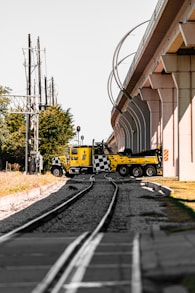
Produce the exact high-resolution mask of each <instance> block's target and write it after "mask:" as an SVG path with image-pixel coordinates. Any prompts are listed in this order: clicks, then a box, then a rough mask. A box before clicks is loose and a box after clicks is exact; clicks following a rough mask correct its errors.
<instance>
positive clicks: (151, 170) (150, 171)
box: [145, 165, 157, 177]
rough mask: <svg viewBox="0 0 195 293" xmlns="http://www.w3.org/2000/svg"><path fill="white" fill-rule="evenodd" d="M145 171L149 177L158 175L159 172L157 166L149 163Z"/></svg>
mask: <svg viewBox="0 0 195 293" xmlns="http://www.w3.org/2000/svg"><path fill="white" fill-rule="evenodd" d="M145 173H146V176H148V177H152V176H156V173H157V172H156V168H155V167H154V166H152V165H148V166H146V168H145Z"/></svg>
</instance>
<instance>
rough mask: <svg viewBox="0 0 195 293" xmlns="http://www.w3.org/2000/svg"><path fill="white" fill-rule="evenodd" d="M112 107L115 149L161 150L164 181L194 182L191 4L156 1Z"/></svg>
mask: <svg viewBox="0 0 195 293" xmlns="http://www.w3.org/2000/svg"><path fill="white" fill-rule="evenodd" d="M146 32H147V34H146V36H147V38H146V37H144V41H142V43H141V47H139V48H138V52H137V54H136V56H135V58H134V62H133V65H131V67H130V69H129V72H128V74H127V77H126V80H125V83H124V84H125V86H124V88H125V90H127V92H128V93H129V95H130V96H131V97H132V99H130V98H128V97H127V96H125V95H124V94H123V91H121V92H120V93H119V96H118V98H117V101H116V105H117V107H118V109H120V111H118V110H117V107H113V110H112V115H111V124H112V127H113V134H112V135H111V137H110V138H109V140H108V143H109V144H110V146H112V147H113V148H114V149H115V150H116V151H121V150H122V149H123V148H131V149H132V150H133V152H138V151H142V150H146V149H150V148H157V147H159V146H162V150H163V174H164V177H175V176H178V178H179V180H188V181H189V180H195V49H194V48H195V0H193V1H188V0H184V1H183V0H166V1H159V3H158V5H157V7H156V9H155V11H154V14H153V16H152V19H151V22H150V23H149V25H148V28H147V30H146Z"/></svg>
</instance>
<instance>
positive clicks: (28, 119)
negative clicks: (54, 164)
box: [25, 34, 31, 173]
mask: <svg viewBox="0 0 195 293" xmlns="http://www.w3.org/2000/svg"><path fill="white" fill-rule="evenodd" d="M27 110H28V113H27V114H26V154H25V157H26V160H25V171H26V173H31V154H30V151H31V130H30V124H31V114H30V111H31V37H30V34H29V35H28V79H27Z"/></svg>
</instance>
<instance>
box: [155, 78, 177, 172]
mask: <svg viewBox="0 0 195 293" xmlns="http://www.w3.org/2000/svg"><path fill="white" fill-rule="evenodd" d="M150 83H151V86H152V88H153V89H157V90H158V93H159V97H160V99H161V103H162V149H163V176H164V177H175V176H178V164H177V162H178V142H177V132H178V120H177V92H176V88H175V84H174V81H173V78H172V76H171V75H170V74H151V75H150Z"/></svg>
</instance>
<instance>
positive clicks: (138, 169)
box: [131, 166, 143, 177]
mask: <svg viewBox="0 0 195 293" xmlns="http://www.w3.org/2000/svg"><path fill="white" fill-rule="evenodd" d="M131 173H132V175H133V176H134V177H141V176H142V175H143V170H142V168H141V167H140V166H133V167H132V169H131Z"/></svg>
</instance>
